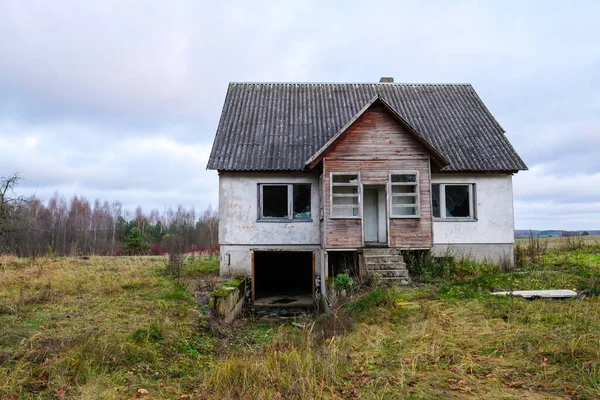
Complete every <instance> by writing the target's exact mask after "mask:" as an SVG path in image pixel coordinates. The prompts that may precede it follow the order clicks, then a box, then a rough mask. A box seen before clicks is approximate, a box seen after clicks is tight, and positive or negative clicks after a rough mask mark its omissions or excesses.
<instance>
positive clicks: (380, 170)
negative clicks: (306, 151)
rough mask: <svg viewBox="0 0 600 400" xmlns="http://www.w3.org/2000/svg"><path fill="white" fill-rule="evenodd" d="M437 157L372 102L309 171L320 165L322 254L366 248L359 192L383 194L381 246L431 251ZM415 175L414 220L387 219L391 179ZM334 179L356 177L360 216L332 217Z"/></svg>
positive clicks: (379, 105) (377, 103) (411, 132)
mask: <svg viewBox="0 0 600 400" xmlns="http://www.w3.org/2000/svg"><path fill="white" fill-rule="evenodd" d="M435 157H436V154H432V152H431V150H430V148H428V146H427V145H426V144H423V143H422V141H420V140H419V137H415V133H414V131H413V130H412V129H411V127H410V126H408V125H407V124H406V125H405V124H404V123H403V121H402V120H400V121H399V120H398V117H397V116H396V115H394V114H393V112H392V111H391V110H390V109H389V108H388V107H387V106H386V104H385V103H383V102H381V101H374V102H373V103H372V104H371V105H370V106H368V108H366V109H365V110H364V111H363V112H362V114H360V115H359V116H358V117H357V118H356V119H355V120H354V121H353V122H352V123H351V124H350V125H349V126H348V127H347V128H345V130H344V131H343V132H340V135H339V136H338V137H337V138H335V140H333V141H332V142H331V143H329V144H328V145H327V148H326V149H324V150H323V152H322V154H320V156H319V158H318V159H317V160H313V165H315V163H317V162H322V173H323V177H322V182H323V188H322V190H323V192H322V193H323V209H324V215H323V227H322V232H323V235H322V246H323V248H325V249H358V248H362V247H364V246H365V242H366V240H365V226H364V218H363V216H364V211H363V207H364V190H365V188H368V187H370V186H369V185H377V187H380V188H385V205H386V206H385V210H386V215H385V219H383V220H384V223H385V229H386V240H385V241H386V243H382V244H383V245H388V246H389V247H394V248H402V249H429V248H431V247H432V245H433V232H432V229H433V228H432V227H433V225H432V211H431V194H430V188H431V184H430V183H431V162H432V160H434V159H435ZM400 172H411V173H412V172H415V173H416V175H417V177H418V179H417V182H418V186H417V192H418V205H419V207H418V216H416V217H391V218H390V202H391V196H390V191H391V185H390V176H391V175H392V174H394V173H400ZM335 173H347V174H357V175H358V176H359V185H358V188H359V189H358V190H359V207H358V209H359V212H358V215H356V216H353V217H349V218H348V217H335V216H333V215H332V206H331V203H332V193H331V192H332V189H331V187H332V186H331V177H332V174H335Z"/></svg>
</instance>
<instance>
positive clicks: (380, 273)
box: [363, 248, 410, 285]
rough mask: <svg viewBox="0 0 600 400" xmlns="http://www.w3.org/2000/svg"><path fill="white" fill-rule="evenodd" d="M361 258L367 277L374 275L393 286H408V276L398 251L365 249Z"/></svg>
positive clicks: (402, 258)
mask: <svg viewBox="0 0 600 400" xmlns="http://www.w3.org/2000/svg"><path fill="white" fill-rule="evenodd" d="M363 257H364V261H365V268H366V270H367V274H368V275H376V276H377V277H378V278H379V279H381V280H382V281H384V282H388V283H391V284H395V285H408V284H410V275H409V273H408V269H407V268H406V263H405V262H404V257H402V254H401V253H400V250H398V249H390V248H373V249H370V248H365V249H363Z"/></svg>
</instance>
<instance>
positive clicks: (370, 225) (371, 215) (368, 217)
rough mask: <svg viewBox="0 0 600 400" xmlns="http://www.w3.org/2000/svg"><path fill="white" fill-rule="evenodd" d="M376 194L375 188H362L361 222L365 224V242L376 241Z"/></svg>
mask: <svg viewBox="0 0 600 400" xmlns="http://www.w3.org/2000/svg"><path fill="white" fill-rule="evenodd" d="M378 204H379V201H378V195H377V189H366V188H365V190H364V208H363V223H364V224H365V228H364V229H365V242H377V241H378V239H379V235H378V231H379V229H378V227H379V224H378V221H379V212H378V209H379V207H378Z"/></svg>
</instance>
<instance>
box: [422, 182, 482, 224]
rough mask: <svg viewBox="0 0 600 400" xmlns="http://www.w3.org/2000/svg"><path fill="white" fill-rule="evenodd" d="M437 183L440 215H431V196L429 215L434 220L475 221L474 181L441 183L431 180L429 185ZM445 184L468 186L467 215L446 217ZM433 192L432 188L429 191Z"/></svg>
mask: <svg viewBox="0 0 600 400" xmlns="http://www.w3.org/2000/svg"><path fill="white" fill-rule="evenodd" d="M433 185H439V186H440V190H439V195H440V198H439V202H440V216H439V217H435V216H433V196H432V202H431V216H432V217H433V219H434V220H435V221H477V217H476V209H475V183H471V182H465V183H455V182H452V183H441V182H431V186H433ZM446 186H467V187H468V188H469V216H468V217H447V216H446ZM431 193H433V190H432V191H431Z"/></svg>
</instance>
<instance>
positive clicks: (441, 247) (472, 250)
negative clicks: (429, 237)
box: [431, 243, 514, 263]
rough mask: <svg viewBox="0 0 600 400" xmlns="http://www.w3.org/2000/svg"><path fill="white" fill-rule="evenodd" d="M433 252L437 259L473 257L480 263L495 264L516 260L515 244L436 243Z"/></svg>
mask: <svg viewBox="0 0 600 400" xmlns="http://www.w3.org/2000/svg"><path fill="white" fill-rule="evenodd" d="M431 251H432V252H433V254H434V255H435V256H436V257H442V256H446V255H450V256H453V257H472V258H474V259H476V260H478V261H484V260H489V261H492V262H495V263H499V262H501V261H502V260H504V259H506V258H507V257H508V259H509V260H511V262H512V260H513V259H514V245H513V243H463V244H459V243H449V244H439V243H436V244H434V245H433V249H432V250H431Z"/></svg>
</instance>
